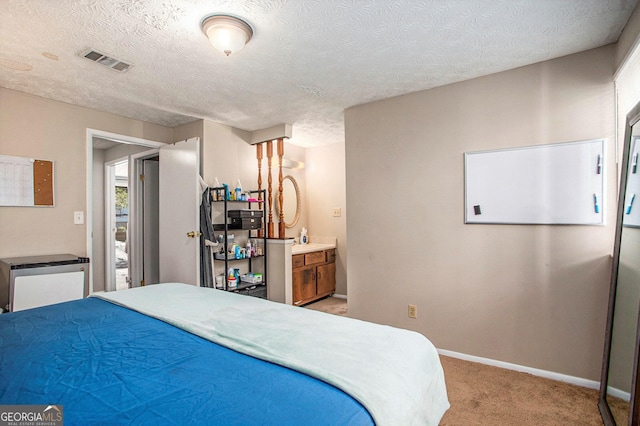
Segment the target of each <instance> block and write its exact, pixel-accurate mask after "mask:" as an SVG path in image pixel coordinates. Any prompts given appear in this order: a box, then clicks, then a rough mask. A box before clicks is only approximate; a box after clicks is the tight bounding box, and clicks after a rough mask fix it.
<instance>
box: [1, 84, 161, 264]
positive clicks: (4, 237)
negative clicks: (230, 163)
mask: <svg viewBox="0 0 640 426" xmlns="http://www.w3.org/2000/svg"><path fill="white" fill-rule="evenodd" d="M87 128H91V129H96V130H102V131H106V132H112V133H118V134H124V135H130V136H135V137H138V138H144V139H150V140H155V141H159V142H171V141H172V137H173V136H172V135H173V132H172V129H170V128H167V127H163V126H158V125H154V124H149V123H145V122H142V121H137V120H132V119H128V118H124V117H121V116H117V115H114V114H110V113H106V112H101V111H95V110H91V109H88V108H82V107H76V106H72V105H69V104H65V103H62V102H56V101H51V100H47V99H44V98H40V97H37V96H31V95H27V94H24V93H21V92H17V91H13V90H8V89H4V88H0V153H1V154H4V155H16V156H23V157H33V158H41V159H45V160H51V161H53V162H54V174H55V178H54V192H55V194H54V196H55V207H53V208H36V207H2V208H0V224H2V225H0V257H2V258H5V257H14V256H31V255H44V254H54V253H72V254H76V255H79V256H85V255H86V254H87V242H86V226H87V225H86V224H85V225H74V224H73V212H74V211H85V213H86V207H87V202H86V193H87V189H86V184H87ZM85 216H86V215H85Z"/></svg>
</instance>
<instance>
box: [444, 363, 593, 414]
mask: <svg viewBox="0 0 640 426" xmlns="http://www.w3.org/2000/svg"><path fill="white" fill-rule="evenodd" d="M440 360H441V362H442V366H443V368H444V377H445V381H446V384H447V393H448V395H449V402H450V403H451V408H450V409H449V411H447V412H446V413H445V415H444V417H443V418H442V421H441V422H440V424H441V425H442V426H447V425H519V426H525V425H531V426H544V425H563V426H564V425H576V426H577V425H580V426H582V425H602V420H601V417H600V412H599V411H598V391H597V390H595V389H587V388H583V387H579V386H574V385H570V384H568V383H563V382H558V381H555V380H550V379H544V378H541V377H537V376H533V375H531V374H527V373H519V372H516V371H512V370H505V369H503V368H497V367H490V366H488V365H484V364H478V363H475V362H469V361H463V360H460V359H456V358H450V357H446V356H440Z"/></svg>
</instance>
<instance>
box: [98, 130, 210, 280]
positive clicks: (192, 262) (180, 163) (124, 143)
mask: <svg viewBox="0 0 640 426" xmlns="http://www.w3.org/2000/svg"><path fill="white" fill-rule="evenodd" d="M199 153H200V141H199V138H197V137H195V138H190V139H187V140H182V141H178V142H175V143H172V144H165V143H159V142H152V141H148V140H144V139H139V138H134V137H127V136H121V135H116V134H113V133H108V132H104V131H100V130H92V129H87V229H88V230H90V232H87V254H88V256H89V257H90V259H91V264H90V268H91V274H90V288H91V292H98V291H112V290H116V286H115V280H111V279H110V278H109V277H107V275H108V273H109V271H110V270H111V265H112V264H115V248H114V251H112V250H111V245H108V244H107V241H106V240H107V239H108V238H109V237H110V235H111V231H110V229H111V228H109V226H110V220H109V218H110V217H111V214H109V215H106V214H105V211H106V210H107V209H106V208H105V205H107V206H113V208H114V210H115V187H116V185H115V171H114V184H113V185H112V186H107V185H106V184H105V178H107V173H105V170H107V168H105V164H106V163H107V162H112V163H113V164H115V163H118V162H119V160H121V161H123V160H124V159H125V158H126V159H127V160H128V162H129V165H128V185H127V195H128V200H129V203H128V209H127V224H126V237H125V242H126V245H125V246H124V247H125V249H126V256H127V266H128V276H129V279H130V282H129V283H128V284H127V285H128V286H129V287H138V286H141V285H146V284H147V283H148V284H151V283H153V282H160V280H162V281H163V282H184V283H189V284H193V285H199V280H200V245H199V240H198V239H197V238H193V235H194V234H195V233H196V231H197V230H198V229H199V227H200V210H199V205H200V200H201V198H202V196H201V185H200V183H201V181H202V178H201V177H200V154H199ZM158 156H159V159H158V160H157V161H156V163H157V164H155V166H157V167H155V169H156V170H159V173H158V179H157V181H158V194H157V198H158V200H156V202H157V204H158V208H157V211H158V213H157V215H158V217H157V218H155V219H152V220H156V221H157V222H158V224H159V226H158V229H157V230H155V228H154V230H152V231H147V232H145V231H144V230H143V227H144V226H145V222H146V224H147V225H148V224H149V219H148V218H147V216H146V215H145V216H144V218H143V217H142V214H143V212H144V209H143V202H144V201H145V200H147V201H148V200H149V199H150V198H151V197H149V191H148V190H144V191H143V189H142V186H141V184H140V180H141V175H144V174H145V173H147V172H146V171H145V170H147V169H150V168H153V167H154V166H153V165H152V164H153V162H154V159H153V158H154V157H158ZM160 164H161V165H162V166H160ZM109 179H110V178H109ZM145 180H146V179H145ZM106 187H108V188H111V187H113V188H114V189H113V192H114V194H113V200H114V201H113V202H111V201H109V199H108V198H107V197H105V194H104V191H105V188H106ZM109 191H110V189H109ZM143 193H145V196H144V197H143ZM105 200H106V201H105ZM105 203H106V204H105ZM149 210H151V209H147V212H148V211H149ZM114 217H115V213H114ZM114 221H115V220H114ZM115 232H116V230H114V231H113V235H114V240H115ZM145 233H146V234H147V236H148V237H151V239H153V237H159V238H157V250H155V249H153V248H152V249H147V250H146V255H151V254H152V253H153V252H154V251H157V256H158V262H157V269H156V270H155V271H153V270H152V271H150V272H147V271H146V270H144V262H143V258H144V257H145V246H146V247H149V246H147V242H145V238H144V236H145ZM150 244H153V243H150ZM114 245H115V242H114ZM123 266H124V265H123ZM148 276H151V277H152V278H151V279H149V282H145V279H146V278H145V277H148ZM154 276H157V278H153V277H154ZM112 283H114V284H112Z"/></svg>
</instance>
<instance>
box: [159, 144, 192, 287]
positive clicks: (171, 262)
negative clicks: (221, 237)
mask: <svg viewBox="0 0 640 426" xmlns="http://www.w3.org/2000/svg"><path fill="white" fill-rule="evenodd" d="M159 187H160V191H159V203H158V205H159V234H160V235H159V244H160V247H159V253H160V256H159V259H160V282H163V283H166V282H180V283H186V284H192V285H200V238H199V237H198V235H199V229H200V197H201V192H200V139H199V138H191V139H188V140H186V141H182V142H176V143H175V144H172V145H167V146H163V147H162V148H160V174H159Z"/></svg>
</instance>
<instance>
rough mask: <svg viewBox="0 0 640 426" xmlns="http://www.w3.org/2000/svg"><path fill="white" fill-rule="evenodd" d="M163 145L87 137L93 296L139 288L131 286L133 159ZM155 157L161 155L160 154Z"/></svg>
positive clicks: (95, 133) (106, 136)
mask: <svg viewBox="0 0 640 426" xmlns="http://www.w3.org/2000/svg"><path fill="white" fill-rule="evenodd" d="M163 145H165V144H163V143H159V142H153V141H147V140H142V139H137V138H132V137H128V136H124V135H115V134H111V133H107V132H102V131H97V130H90V129H88V131H87V153H88V155H87V166H88V167H87V170H88V185H87V226H88V229H89V230H91V232H88V233H87V253H88V255H89V257H90V258H91V274H90V281H91V287H90V288H91V291H92V292H95V291H113V290H116V289H124V288H129V287H130V286H131V287H135V286H137V285H139V283H138V284H136V283H135V282H133V281H132V280H131V278H132V276H133V275H132V273H131V272H132V270H131V269H132V267H133V266H135V263H136V260H135V256H132V250H133V249H135V242H134V241H133V240H132V235H131V232H132V227H131V225H132V223H131V222H132V220H131V216H132V214H134V213H135V208H136V204H135V203H132V197H134V196H135V191H134V190H132V186H133V187H135V185H132V183H131V182H132V181H133V179H132V178H133V177H135V176H136V175H135V174H133V173H132V172H131V168H132V164H133V161H130V159H131V158H132V156H134V155H137V154H139V153H141V152H148V151H150V150H155V151H156V152H157V148H158V147H160V146H163ZM156 155H157V154H156Z"/></svg>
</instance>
